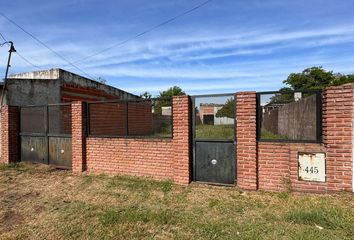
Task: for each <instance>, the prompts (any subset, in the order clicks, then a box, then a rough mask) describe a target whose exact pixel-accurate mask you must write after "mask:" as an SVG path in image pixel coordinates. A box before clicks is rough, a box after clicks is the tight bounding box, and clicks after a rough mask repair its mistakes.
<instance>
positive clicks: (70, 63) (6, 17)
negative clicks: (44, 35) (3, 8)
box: [0, 12, 95, 79]
mask: <svg viewBox="0 0 354 240" xmlns="http://www.w3.org/2000/svg"><path fill="white" fill-rule="evenodd" d="M0 15H1V16H3V17H4V18H5V19H6V20H8V21H9V22H11V23H12V24H13V25H15V26H16V27H18V28H19V29H21V30H22V31H23V32H24V33H26V34H27V35H28V36H30V37H31V38H33V39H34V40H36V41H37V42H38V43H40V44H41V45H42V46H44V47H45V48H47V49H48V50H49V51H51V52H52V53H54V54H55V55H56V56H57V57H58V58H60V59H61V60H63V61H64V62H66V63H68V64H69V65H70V66H72V67H74V68H75V69H76V70H78V71H80V72H81V73H83V74H85V75H86V76H88V77H90V78H92V79H95V78H94V77H93V76H91V75H90V74H88V73H86V72H85V71H84V70H82V69H81V68H79V67H78V66H76V65H75V64H74V63H72V62H70V61H69V60H67V59H66V58H65V57H63V56H62V55H61V54H59V53H58V52H56V51H54V50H53V49H52V48H51V47H49V46H48V45H47V44H46V43H44V42H43V41H42V40H40V39H39V38H37V37H36V36H34V35H33V34H32V33H30V32H28V31H27V30H26V29H24V28H23V27H21V26H20V25H19V24H18V23H16V22H15V21H13V20H12V19H10V18H9V17H8V16H6V15H5V14H4V13H2V12H0Z"/></svg>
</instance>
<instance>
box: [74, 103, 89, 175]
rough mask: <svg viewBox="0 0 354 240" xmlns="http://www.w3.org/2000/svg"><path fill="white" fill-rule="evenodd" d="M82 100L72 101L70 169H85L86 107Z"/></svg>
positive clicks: (77, 170)
mask: <svg viewBox="0 0 354 240" xmlns="http://www.w3.org/2000/svg"><path fill="white" fill-rule="evenodd" d="M85 106H86V105H85V104H84V103H82V102H79V101H77V102H73V103H72V105H71V110H72V126H71V128H72V171H73V172H74V173H81V172H83V171H84V170H86V114H85V113H86V108H85Z"/></svg>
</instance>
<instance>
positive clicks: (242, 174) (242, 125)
mask: <svg viewBox="0 0 354 240" xmlns="http://www.w3.org/2000/svg"><path fill="white" fill-rule="evenodd" d="M235 105H236V119H237V120H236V141H237V144H236V171H237V173H236V178H237V185H238V186H239V187H241V188H244V189H249V190H256V189H257V150H256V147H257V141H256V130H257V128H256V93H255V92H243V93H237V94H236V104H235Z"/></svg>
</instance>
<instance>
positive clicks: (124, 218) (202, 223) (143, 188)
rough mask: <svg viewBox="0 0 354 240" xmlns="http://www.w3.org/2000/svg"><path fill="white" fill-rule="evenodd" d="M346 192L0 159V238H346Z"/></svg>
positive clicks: (349, 202)
mask: <svg viewBox="0 0 354 240" xmlns="http://www.w3.org/2000/svg"><path fill="white" fill-rule="evenodd" d="M353 237H354V197H353V195H352V194H349V193H348V194H339V195H325V196H320V195H304V194H289V193H265V192H243V191H241V190H239V189H237V188H230V187H212V186H205V185H195V184H192V185H189V186H178V185H174V184H172V183H171V182H168V181H163V182H158V181H153V180H151V179H142V178H133V177H122V176H117V177H109V176H105V175H98V176H92V175H89V176H86V175H83V176H76V175H72V174H71V173H70V172H68V171H58V170H54V169H51V168H49V167H47V166H40V165H28V164H19V165H10V166H4V165H0V239H353Z"/></svg>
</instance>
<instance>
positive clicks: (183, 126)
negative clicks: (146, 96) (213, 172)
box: [172, 96, 192, 184]
mask: <svg viewBox="0 0 354 240" xmlns="http://www.w3.org/2000/svg"><path fill="white" fill-rule="evenodd" d="M190 106H191V103H190V99H189V97H188V96H179V97H174V98H173V155H172V156H173V158H174V162H173V164H174V166H173V167H174V172H173V177H174V181H175V182H176V183H180V184H188V183H190V181H191V152H192V149H191V109H190Z"/></svg>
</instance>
